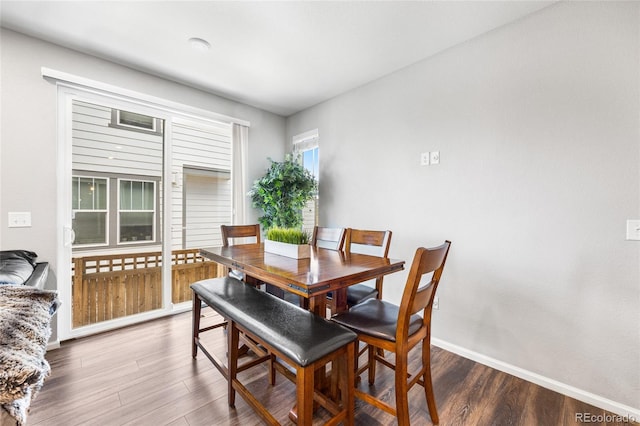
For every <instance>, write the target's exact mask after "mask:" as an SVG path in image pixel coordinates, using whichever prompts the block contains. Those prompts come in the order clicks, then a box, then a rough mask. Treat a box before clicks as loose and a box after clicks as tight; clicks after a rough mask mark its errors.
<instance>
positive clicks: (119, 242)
mask: <svg viewBox="0 0 640 426" xmlns="http://www.w3.org/2000/svg"><path fill="white" fill-rule="evenodd" d="M117 182H118V184H117V185H118V190H117V200H118V209H117V215H118V216H117V224H118V225H117V226H118V232H117V241H116V245H117V246H127V245H132V244H141V243H145V244H146V243H155V242H156V239H157V238H156V220H157V214H158V213H157V204H158V199H157V194H158V189H157V185H156V181H154V180H145V179H127V178H118V179H117ZM122 182H142V183H143V184H145V183H150V184H152V185H153V210H122V206H121V204H120V200H121V199H120V187H121V186H120V185H121V183H122ZM143 188H144V186H143ZM143 193H144V190H143ZM132 204H133V203H132ZM123 212H125V213H150V212H151V213H153V216H152V221H151V235H152V236H153V238H152V239H151V240H141V241H122V237H121V235H120V234H121V230H122V224H121V221H120V217H121V216H120V214H121V213H123Z"/></svg>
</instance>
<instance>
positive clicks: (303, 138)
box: [293, 129, 320, 232]
mask: <svg viewBox="0 0 640 426" xmlns="http://www.w3.org/2000/svg"><path fill="white" fill-rule="evenodd" d="M293 150H294V152H297V153H299V154H300V158H301V161H302V165H303V166H304V168H305V169H307V170H309V171H310V172H311V174H313V176H314V177H315V178H316V180H317V181H318V182H319V181H320V180H319V178H320V161H319V149H318V129H316V130H311V131H309V132H305V133H303V134H300V135H297V136H294V137H293ZM319 198H320V197H319V195H318V193H316V195H315V197H314V198H313V199H312V200H311V201H309V202H308V203H307V205H306V206H305V207H304V209H303V210H302V228H303V229H304V230H305V231H309V232H311V231H313V227H314V226H315V225H317V224H318V211H319V209H318V203H319Z"/></svg>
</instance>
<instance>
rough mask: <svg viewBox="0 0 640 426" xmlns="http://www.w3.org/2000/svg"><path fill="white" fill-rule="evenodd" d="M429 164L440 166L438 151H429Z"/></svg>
mask: <svg viewBox="0 0 640 426" xmlns="http://www.w3.org/2000/svg"><path fill="white" fill-rule="evenodd" d="M429 164H440V151H431V155H430V156H429Z"/></svg>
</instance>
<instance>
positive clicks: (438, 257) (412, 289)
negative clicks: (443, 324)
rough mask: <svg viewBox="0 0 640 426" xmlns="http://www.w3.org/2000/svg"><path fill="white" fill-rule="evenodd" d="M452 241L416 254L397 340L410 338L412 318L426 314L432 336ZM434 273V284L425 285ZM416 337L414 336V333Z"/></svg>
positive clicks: (408, 281) (432, 281) (423, 320)
mask: <svg viewBox="0 0 640 426" xmlns="http://www.w3.org/2000/svg"><path fill="white" fill-rule="evenodd" d="M449 247H451V241H448V240H447V241H445V242H444V244H442V245H440V246H438V247H434V248H424V247H420V248H419V249H417V250H416V254H415V256H414V257H413V262H412V263H411V270H410V271H409V276H408V277H407V283H406V285H405V288H404V293H403V294H402V301H401V302H400V312H399V314H398V328H397V331H396V339H398V341H400V340H401V339H402V338H403V337H404V338H406V336H407V335H408V332H409V324H410V322H411V320H410V317H411V315H413V314H415V313H417V312H420V311H423V319H422V328H423V329H424V330H425V332H428V330H429V327H430V325H431V309H432V306H433V298H434V297H435V294H436V290H437V288H438V283H439V282H440V277H441V276H442V271H443V270H444V264H445V262H446V261H447V255H448V254H449ZM430 273H433V275H432V276H431V280H430V281H429V282H428V283H426V284H423V285H421V281H422V278H423V276H424V275H426V274H430ZM412 334H413V333H412Z"/></svg>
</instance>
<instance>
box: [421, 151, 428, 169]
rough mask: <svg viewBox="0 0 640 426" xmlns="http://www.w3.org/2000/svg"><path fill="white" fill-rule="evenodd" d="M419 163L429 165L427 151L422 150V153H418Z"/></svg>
mask: <svg viewBox="0 0 640 426" xmlns="http://www.w3.org/2000/svg"><path fill="white" fill-rule="evenodd" d="M420 165H421V166H428V165H429V153H428V152H423V153H422V154H420Z"/></svg>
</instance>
